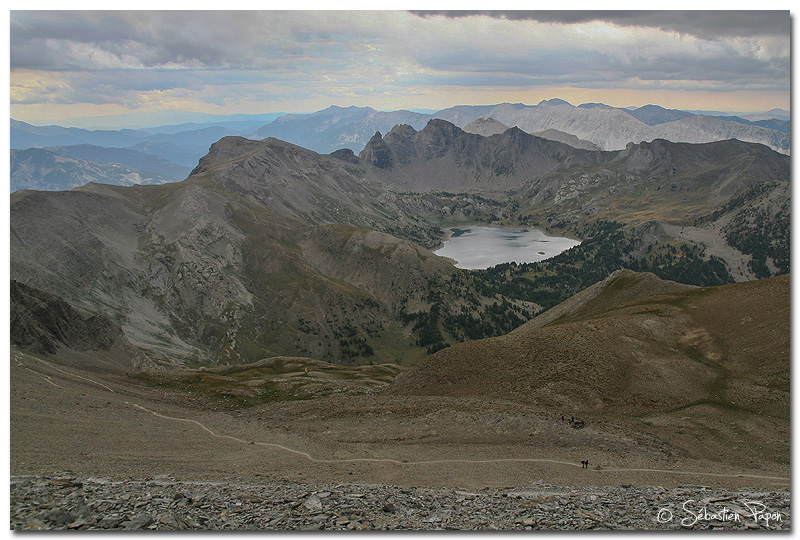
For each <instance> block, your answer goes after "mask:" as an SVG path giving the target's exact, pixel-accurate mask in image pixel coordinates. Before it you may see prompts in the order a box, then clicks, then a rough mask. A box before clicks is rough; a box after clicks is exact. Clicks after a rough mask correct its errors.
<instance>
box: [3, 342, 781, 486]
mask: <svg viewBox="0 0 800 540" xmlns="http://www.w3.org/2000/svg"><path fill="white" fill-rule="evenodd" d="M31 358H33V359H34V360H38V361H39V362H42V363H43V364H46V365H47V366H49V367H50V368H52V369H54V370H56V371H58V372H60V373H63V374H64V375H68V376H71V377H77V378H78V379H82V380H84V381H87V382H90V383H93V384H96V385H98V386H100V387H102V388H103V389H105V390H108V391H109V392H112V393H116V392H114V390H113V389H111V388H109V387H108V386H106V385H105V384H103V383H101V382H98V381H95V380H94V379H91V378H89V377H83V376H81V375H77V374H75V373H70V372H68V371H65V370H63V369H60V368H58V367H56V366H54V365H53V364H51V363H49V362H45V361H44V360H42V359H40V358H36V357H35V356H31ZM14 359H15V360H16V362H17V365H18V366H19V367H22V368H24V369H27V370H28V371H32V372H34V373H37V374H38V375H40V376H42V377H43V378H45V380H46V381H47V382H49V383H50V384H53V385H54V386H58V387H59V388H64V387H63V386H59V385H56V384H55V383H53V382H52V381H51V380H50V376H49V375H45V374H43V373H40V372H37V371H35V370H33V369H30V368H28V367H26V366H24V365H23V364H22V363H21V362H20V360H21V359H22V355H19V354H17V355H16V356H15V357H14ZM124 403H125V405H127V406H129V407H133V408H135V409H138V410H140V411H142V412H145V413H149V414H152V415H153V416H155V417H157V418H161V419H162V420H169V421H173V422H183V423H189V424H194V425H196V426H197V427H199V428H200V429H201V430H203V431H205V432H206V433H208V434H209V435H210V436H211V437H215V438H217V439H227V440H230V441H233V442H237V443H241V444H247V445H256V446H263V447H268V448H276V449H278V450H283V451H284V452H289V453H291V454H295V455H298V456H301V457H303V458H305V459H307V460H309V461H312V462H314V463H358V462H361V463H392V464H395V465H400V466H417V465H440V464H447V463H462V464H476V465H477V464H493V463H553V464H557V465H563V466H567V467H582V465H581V464H579V463H574V462H571V461H559V460H555V459H544V458H502V459H433V460H424V461H410V460H409V461H404V460H397V459H391V458H339V459H322V458H317V457H314V456H313V455H311V454H309V453H308V452H304V451H302V450H297V449H295V448H290V447H288V446H284V445H282V444H278V443H270V442H261V441H248V440H245V439H240V438H238V437H234V436H232V435H223V434H219V433H216V432H214V431H213V430H212V429H210V428H209V427H208V426H206V425H204V424H202V423H201V422H198V421H197V420H194V419H191V418H180V417H177V416H169V415H166V414H161V413H159V412H156V411H154V410H151V409H148V408H147V407H144V406H142V405H139V404H138V403H131V402H128V401H125V402H124ZM592 470H593V471H594V472H600V473H607V472H653V473H662V474H674V475H682V476H712V477H718V478H758V479H762V480H779V481H786V482H788V481H789V478H786V477H783V476H763V475H758V474H746V473H712V472H705V471H676V470H672V469H646V468H603V469H592Z"/></svg>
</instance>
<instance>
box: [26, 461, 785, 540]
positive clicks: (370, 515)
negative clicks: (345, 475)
mask: <svg viewBox="0 0 800 540" xmlns="http://www.w3.org/2000/svg"><path fill="white" fill-rule="evenodd" d="M11 500H12V504H11V529H12V530H42V529H47V530H109V529H110V530H306V531H309V530H311V531H318V530H348V531H350V530H483V531H494V530H573V531H574V530H587V529H591V530H677V529H695V530H708V529H717V530H719V529H722V530H744V529H752V530H761V531H768V530H788V529H789V528H790V527H791V516H790V494H789V492H788V491H783V490H780V491H776V490H769V491H763V490H759V491H754V490H725V489H710V488H704V487H699V488H698V487H690V486H687V487H683V488H673V489H665V488H661V487H651V488H640V487H633V486H623V487H591V488H575V487H564V486H552V485H547V484H542V483H537V484H534V485H531V486H519V487H516V488H513V489H512V488H507V489H493V488H486V489H481V490H474V491H472V490H464V489H444V488H423V487H406V486H395V485H380V484H356V483H346V484H309V483H296V482H274V481H272V482H261V483H238V482H237V483H234V482H215V483H204V482H181V481H177V480H175V479H173V478H170V477H169V476H159V477H156V478H153V479H150V480H145V481H135V480H108V479H101V478H86V477H79V476H76V475H74V474H71V473H69V472H62V473H56V474H52V475H48V476H36V477H12V478H11ZM688 500H693V501H695V502H696V504H694V505H693V504H690V505H689V506H688V507H683V504H684V502H685V501H688ZM753 500H758V501H759V502H760V503H761V504H763V505H764V508H765V509H768V511H769V513H770V515H771V514H777V516H778V517H776V519H774V520H769V519H756V518H755V517H754V516H753V515H752V510H750V509H749V508H748V506H747V504H746V503H748V501H753ZM749 504H750V505H751V506H754V505H753V504H752V503H749ZM704 505H705V506H706V508H707V511H708V513H709V515H715V516H719V517H718V518H717V519H710V520H709V519H696V518H697V516H698V515H700V512H701V510H700V509H701V508H702V507H703V506H704ZM686 508H688V510H689V511H686ZM723 508H725V509H726V511H727V514H728V515H729V516H732V515H733V513H734V512H736V513H738V515H739V516H740V519H739V520H733V519H731V518H728V519H725V517H723ZM754 508H760V507H758V506H754ZM661 509H668V510H670V513H671V514H672V519H666V518H667V517H668V516H669V515H670V514H667V513H665V512H662V514H659V511H660V510H661ZM659 517H661V520H660V521H659V519H658V518H659ZM684 519H685V520H686V521H685V524H684V525H681V520H684Z"/></svg>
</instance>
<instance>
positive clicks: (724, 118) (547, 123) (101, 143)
mask: <svg viewBox="0 0 800 540" xmlns="http://www.w3.org/2000/svg"><path fill="white" fill-rule="evenodd" d="M787 114H788V113H787V111H782V110H774V111H768V112H766V113H759V114H752V115H743V116H730V115H723V114H722V113H716V112H713V111H711V112H708V114H695V113H694V112H691V111H681V110H675V109H665V108H663V107H660V106H658V105H646V106H644V107H639V108H626V109H622V108H615V107H609V106H608V105H604V104H602V103H585V104H582V105H579V106H577V107H575V106H572V105H571V104H569V103H567V102H566V101H564V100H561V99H551V100H546V101H542V102H541V103H539V104H538V105H535V106H529V105H523V104H520V103H518V104H509V103H503V104H499V105H482V106H471V105H462V106H456V107H450V108H448V109H443V110H440V111H436V112H432V113H425V112H413V111H405V110H401V111H377V110H375V109H372V108H369V107H345V108H343V107H337V106H331V107H329V108H327V109H324V110H321V111H317V112H315V113H310V114H285V115H283V114H268V115H232V116H223V117H219V118H217V119H215V117H213V116H212V115H206V117H203V120H200V121H196V122H184V123H181V124H170V125H163V126H156V127H149V128H141V129H120V130H87V129H80V128H65V127H61V126H33V125H30V124H27V123H25V122H20V121H17V120H13V119H12V120H11V148H12V149H16V150H24V149H28V148H50V149H53V148H58V150H57V153H60V154H62V155H67V156H71V157H74V158H76V159H83V160H87V161H96V162H98V163H116V164H118V165H122V166H126V167H131V168H133V169H136V170H141V171H148V172H151V173H155V174H156V175H158V176H159V177H162V178H163V179H167V180H168V181H169V179H172V180H180V179H183V177H185V173H186V170H187V169H188V168H192V167H194V166H195V165H196V164H197V162H198V160H199V159H200V158H201V157H202V156H204V155H205V154H206V153H207V152H208V149H209V148H210V146H211V145H212V144H213V143H215V142H216V141H218V140H219V139H221V138H222V137H227V136H243V137H246V138H250V139H257V140H258V139H264V138H268V137H274V138H276V139H280V140H284V141H287V142H291V143H293V144H297V145H299V146H302V147H304V148H308V149H311V150H314V151H316V152H320V153H332V152H334V151H336V150H340V149H350V150H352V151H353V152H355V153H358V152H361V151H362V150H363V149H364V147H365V146H366V145H367V143H368V142H369V141H370V140H371V139H372V138H373V136H374V135H375V133H378V132H379V133H382V134H387V133H389V132H390V131H391V130H392V129H393V128H394V127H395V126H398V125H406V126H410V127H411V128H413V129H415V130H421V129H422V128H424V127H425V126H426V125H427V124H428V122H429V121H430V120H433V119H441V120H447V121H448V122H451V123H453V124H454V125H456V126H458V127H462V128H465V129H466V131H475V132H476V133H479V134H481V135H492V134H498V133H501V132H502V131H504V130H505V129H508V128H509V127H516V128H519V129H521V130H523V131H525V132H527V133H530V134H533V135H536V136H539V137H542V138H546V139H551V140H555V141H559V142H563V143H566V144H569V145H571V146H573V147H576V148H580V149H586V150H599V149H602V150H621V149H623V148H625V146H626V145H627V144H628V143H630V142H634V143H636V142H641V141H652V140H654V139H665V140H670V141H673V142H693V143H703V142H712V141H717V140H725V139H731V138H736V139H739V140H742V141H747V142H757V143H761V144H764V145H766V146H769V147H770V148H772V149H773V150H775V151H777V152H781V153H784V154H788V153H789V149H790V134H789V132H790V122H789V120H788V116H787ZM275 117H277V118H275ZM198 118H199V117H198ZM273 118H274V120H273ZM269 120H272V121H270V122H269V123H267V124H263V122H264V121H269ZM480 122H483V123H484V124H482V127H477V126H478V124H477V123H480ZM489 126H490V127H489ZM503 128H505V129H503ZM501 130H502V131H501ZM86 145H88V146H90V147H92V150H91V151H90V150H89V148H88V147H87V146H86ZM70 147H74V148H72V149H69V148H70ZM99 148H107V149H110V148H116V149H127V150H132V151H136V152H140V154H128V155H127V158H123V155H124V154H123V153H122V152H116V153H113V152H105V153H104V154H103V157H100V151H99V150H98V149H99ZM144 154H147V155H150V156H154V157H157V158H160V159H161V160H163V162H161V163H159V164H158V165H156V164H155V162H154V161H153V160H152V159H151V158H147V157H145V156H144ZM112 155H113V156H116V157H111V156H112ZM95 158H97V159H95ZM164 162H169V163H164ZM91 168H93V169H94V170H95V172H97V171H99V168H98V167H97V166H92V167H91ZM93 175H94V173H91V174H88V175H87V177H92V176H93ZM79 176H80V175H77V174H76V175H73V177H74V178H78V177H79ZM112 178H117V180H114V179H112ZM34 180H35V179H33V178H29V179H28V180H27V181H26V182H27V185H35V184H38V185H41V186H45V185H49V186H51V188H50V189H68V187H67V186H68V185H69V186H71V185H72V183H71V181H70V182H65V183H63V186H62V187H58V184H57V183H54V182H52V179H51V180H48V181H41V182H37V181H34ZM106 181H108V182H111V183H116V182H118V181H119V175H118V174H114V175H112V177H109V178H108V179H107V180H106Z"/></svg>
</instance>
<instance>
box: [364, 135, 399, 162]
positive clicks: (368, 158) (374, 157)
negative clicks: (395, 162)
mask: <svg viewBox="0 0 800 540" xmlns="http://www.w3.org/2000/svg"><path fill="white" fill-rule="evenodd" d="M358 158H359V160H361V161H365V162H367V163H371V164H372V165H375V166H376V167H378V168H379V169H387V168H389V167H391V166H392V154H391V152H390V151H389V147H388V146H387V145H386V141H384V140H383V137H382V136H381V132H380V131H377V132H375V135H373V136H372V138H371V139H370V140H369V142H368V143H367V146H365V147H364V149H363V150H362V151H361V153H360V154H358Z"/></svg>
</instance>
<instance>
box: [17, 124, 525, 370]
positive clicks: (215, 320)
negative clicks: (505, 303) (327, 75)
mask: <svg viewBox="0 0 800 540" xmlns="http://www.w3.org/2000/svg"><path fill="white" fill-rule="evenodd" d="M367 176H368V175H367V174H366V173H365V171H364V168H363V167H360V166H358V165H354V164H351V163H348V162H346V161H343V160H341V159H337V158H335V157H327V156H320V155H318V154H316V153H314V152H311V151H308V150H305V149H302V148H299V147H297V146H294V145H290V144H288V143H283V142H280V141H275V140H267V141H264V142H257V141H249V140H247V139H242V138H226V139H223V140H222V141H220V142H219V143H217V144H215V145H214V146H213V147H212V149H211V151H210V152H209V154H208V156H206V157H205V158H204V159H203V160H201V162H200V164H199V165H198V167H197V168H196V169H195V170H194V172H193V173H192V175H191V177H190V178H189V179H188V180H186V181H185V182H180V183H176V184H169V185H165V186H163V187H149V188H147V187H138V188H136V189H125V188H118V187H114V186H104V185H97V184H95V185H89V186H86V187H84V188H82V189H80V190H76V191H71V192H62V193H44V192H30V191H28V192H19V193H16V194H14V195H13V196H12V201H11V208H12V210H11V216H12V217H11V229H12V231H13V232H12V237H13V239H12V241H11V244H12V246H11V253H12V255H11V258H12V271H11V272H12V277H13V278H14V279H18V280H20V281H22V282H23V283H25V284H28V285H31V286H34V287H37V288H40V289H43V290H45V291H50V292H56V291H57V292H58V293H59V295H61V296H62V297H63V298H64V299H65V300H66V301H67V302H70V303H72V304H74V305H75V306H76V307H78V308H79V309H83V310H86V311H88V312H91V313H98V314H100V313H104V314H107V315H109V316H110V317H112V318H113V319H114V320H115V321H117V322H118V323H119V324H120V325H121V327H122V329H123V331H124V332H125V335H126V336H127V337H128V339H130V340H131V342H132V343H133V344H134V345H136V346H137V347H139V348H140V349H142V350H143V351H146V352H147V354H148V355H150V356H151V357H153V358H154V359H157V360H160V361H162V362H166V363H172V362H176V363H178V364H182V363H186V362H189V363H201V364H207V363H216V362H246V361H255V360H258V359H260V358H263V357H267V356H275V355H279V354H292V355H302V356H312V357H316V358H320V359H324V360H332V361H336V362H342V363H353V362H357V363H365V362H369V361H377V362H387V361H412V360H413V359H414V358H416V357H417V356H419V355H421V354H424V348H421V347H427V346H430V345H433V344H436V343H440V345H441V346H443V345H444V342H445V341H444V340H449V339H451V338H449V337H448V336H441V337H439V338H437V339H434V340H433V341H431V342H430V343H428V342H425V341H424V340H423V342H422V343H421V344H420V345H421V346H418V344H417V342H418V339H417V335H418V333H419V332H420V331H421V330H420V328H423V327H424V324H423V323H422V322H420V321H419V320H417V323H418V327H416V328H415V327H414V325H413V324H412V322H413V321H414V320H415V319H414V317H416V315H415V314H418V313H425V312H426V310H427V309H429V308H430V306H431V305H432V303H434V302H437V301H438V302H442V304H443V305H446V306H452V307H453V309H456V308H458V307H460V306H461V305H462V304H465V303H466V302H467V301H468V300H467V299H468V298H469V299H477V302H478V304H477V305H478V308H480V307H481V306H482V305H484V304H487V303H489V302H491V301H494V300H495V299H493V298H491V299H490V298H485V297H483V296H482V295H481V294H478V293H477V292H476V291H475V286H474V284H472V283H470V282H469V280H468V279H467V278H466V277H465V275H466V274H465V273H464V272H462V271H457V270H456V269H454V268H453V267H452V266H451V265H450V264H449V263H447V262H445V261H444V260H443V259H440V258H439V257H436V256H435V255H433V254H432V253H431V252H429V251H427V250H425V249H424V248H422V247H420V246H419V245H416V244H412V243H410V242H408V241H407V240H401V239H398V238H397V237H392V236H389V235H387V234H386V233H380V232H376V231H374V229H383V230H385V231H388V232H392V233H394V234H395V235H404V236H406V237H412V238H418V239H420V240H426V239H427V240H430V239H431V238H438V234H437V232H435V231H436V229H435V228H434V227H433V226H432V225H430V224H428V223H426V222H425V221H424V220H423V219H421V218H419V217H417V216H416V215H414V214H413V213H409V212H406V211H403V210H401V209H400V207H399V206H398V205H397V204H396V200H397V199H396V197H394V196H393V195H391V194H387V193H386V192H385V191H383V190H382V189H380V188H379V187H377V186H376V185H375V184H374V182H370V181H369V179H368V177H367ZM365 177H366V178H365ZM342 224H349V225H342ZM353 226H360V227H365V228H369V229H373V231H372V232H368V231H366V230H359V229H356V228H354V227H353ZM387 283H390V284H392V283H393V285H394V286H393V287H386V284H387ZM434 292H435V294H434V295H433V297H432V296H431V295H432V294H433V293H434ZM470 301H471V300H470ZM528 308H530V306H526V309H528ZM520 309H522V308H520ZM409 317H410V318H409ZM434 324H435V321H434ZM433 335H434V336H438V331H436V332H434V333H433Z"/></svg>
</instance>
